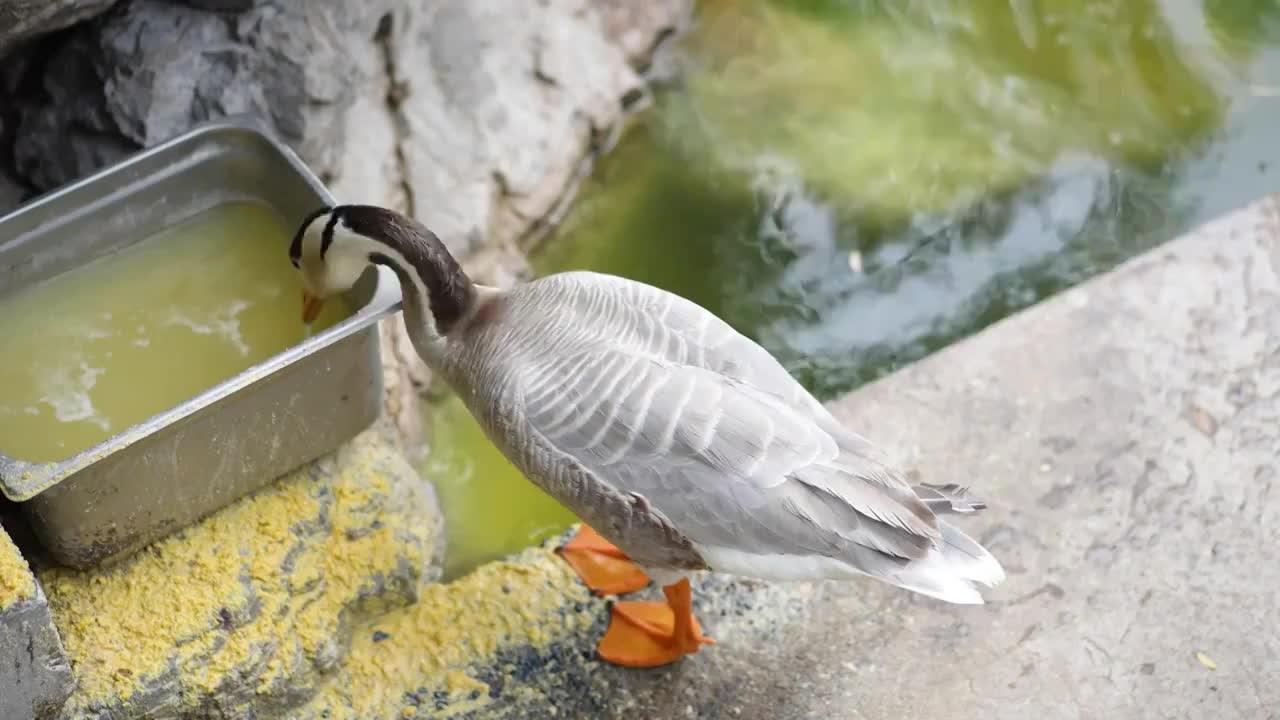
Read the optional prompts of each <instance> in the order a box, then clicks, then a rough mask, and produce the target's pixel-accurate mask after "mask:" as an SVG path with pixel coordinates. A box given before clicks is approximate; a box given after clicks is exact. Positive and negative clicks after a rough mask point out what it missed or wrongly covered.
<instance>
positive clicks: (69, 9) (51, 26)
mask: <svg viewBox="0 0 1280 720" xmlns="http://www.w3.org/2000/svg"><path fill="white" fill-rule="evenodd" d="M114 4H115V0H0V57H3V56H4V55H5V54H7V53H8V52H9V51H10V50H12V49H13V48H14V47H16V46H17V45H18V44H19V43H21V42H22V41H24V40H27V39H30V38H35V37H38V36H40V35H44V34H45V33H50V32H53V31H54V30H61V29H62V28H65V27H70V26H71V25H73V24H75V23H77V22H80V21H81V20H85V19H87V18H91V17H93V16H94V15H97V14H99V13H101V12H103V11H105V10H106V9H107V8H109V7H111V6H112V5H114Z"/></svg>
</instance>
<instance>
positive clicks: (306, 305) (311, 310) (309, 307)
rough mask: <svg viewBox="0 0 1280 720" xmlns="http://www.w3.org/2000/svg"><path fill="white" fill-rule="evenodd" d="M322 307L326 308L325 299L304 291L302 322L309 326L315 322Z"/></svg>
mask: <svg viewBox="0 0 1280 720" xmlns="http://www.w3.org/2000/svg"><path fill="white" fill-rule="evenodd" d="M322 307H324V298H322V297H317V296H315V295H312V294H311V293H309V292H307V291H306V290H303V291H302V322H304V323H306V324H308V325H310V324H311V323H313V322H315V320H316V317H318V316H319V315H320V308H322Z"/></svg>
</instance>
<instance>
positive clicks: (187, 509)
mask: <svg viewBox="0 0 1280 720" xmlns="http://www.w3.org/2000/svg"><path fill="white" fill-rule="evenodd" d="M244 200H249V201H253V202H258V203H262V204H264V205H266V206H268V207H271V208H273V209H274V210H275V211H276V212H278V213H280V215H281V216H282V217H283V218H285V220H286V222H294V221H296V220H300V219H301V218H302V217H303V215H304V214H305V213H306V212H308V211H310V210H312V209H314V208H315V207H318V206H319V205H321V204H332V202H333V201H332V198H331V197H330V195H329V193H328V192H327V191H326V190H325V188H324V186H323V185H322V184H321V183H320V182H319V180H317V179H316V178H315V177H314V176H313V175H312V174H311V172H310V171H308V169H307V168H306V167H305V166H304V165H303V164H302V162H301V161H300V160H299V159H298V158H297V156H296V155H294V153H293V152H292V151H291V150H290V149H289V148H288V147H286V146H284V145H283V144H281V143H279V142H277V141H275V140H273V139H272V138H271V137H270V136H269V135H268V134H267V133H265V132H264V131H263V130H261V129H260V128H259V127H258V126H257V125H256V123H254V122H253V121H252V120H247V119H246V120H242V119H231V120H226V121H220V122H217V123H210V124H207V125H203V126H200V127H198V128H196V129H194V130H191V131H190V132H187V133H185V134H183V135H181V136H180V137H177V138H175V139H173V140H170V141H168V142H166V143H164V144H161V145H158V146H155V147H153V148H150V149H147V150H144V151H142V152H140V153H138V154H137V155H134V156H133V157H130V158H128V159H126V160H124V161H122V162H120V163H117V164H115V165H113V166H111V167H109V168H107V169H105V170H102V171H100V172H98V173H96V174H94V175H92V176H90V177H88V178H86V179H84V180H81V181H78V182H76V183H74V184H72V185H69V186H66V187H64V188H62V189H59V190H57V191H54V192H51V193H49V194H47V195H44V196H42V197H40V198H38V199H36V200H34V201H32V202H31V203H29V204H27V205H25V206H23V207H21V208H19V209H17V210H15V211H14V212H12V213H10V214H9V215H7V216H4V217H0V294H5V293H8V292H12V291H13V290H14V289H16V288H20V287H23V286H28V285H31V284H34V283H38V282H40V281H42V280H45V279H47V278H49V277H52V276H54V275H57V274H59V273H62V272H65V271H67V270H70V269H72V268H74V267H78V266H79V265H82V264H85V263H88V262H90V261H92V260H94V259H96V258H99V257H102V256H103V255H106V254H109V253H113V252H115V251H118V250H120V249H122V248H124V247H127V246H129V245H131V244H133V243H135V242H137V241H139V240H143V239H145V238H147V237H148V236H150V235H152V234H154V233H156V232H157V231H159V230H161V229H163V228H166V227H169V226H172V225H175V224H178V223H181V222H183V221H184V220H187V219H189V218H191V217H192V216H194V215H196V214H198V213H200V212H203V211H205V210H208V209H210V208H213V207H216V206H218V205H221V204H224V203H227V202H232V201H244ZM284 242H287V240H285V241H284ZM285 252H286V245H284V244H281V246H280V255H281V257H282V258H284V257H285ZM122 280H123V281H128V280H127V279H123V278H122ZM346 299H347V302H348V304H349V305H350V307H351V308H352V309H353V310H354V311H355V312H354V314H353V315H352V316H351V317H348V318H347V319H345V320H343V321H342V322H341V323H339V324H337V325H335V326H334V327H331V328H328V329H327V330H325V331H323V332H320V333H317V334H316V335H314V336H312V337H310V338H309V339H307V340H306V341H305V342H303V343H302V344H300V345H296V346H294V347H291V348H289V349H288V350H286V351H284V352H282V353H280V354H278V355H276V356H274V357H271V358H268V359H267V360H265V361H263V362H261V363H258V364H257V365H254V366H253V367H250V368H249V369H247V370H245V371H244V372H242V373H240V374H238V375H236V376H234V377H232V378H230V379H229V380H226V381H224V382H222V383H220V384H218V385H215V386H213V387H211V388H209V389H208V390H206V391H205V392H203V393H201V394H199V395H197V396H195V397H192V398H190V399H188V400H186V401H185V402H183V403H181V404H179V405H177V406H175V407H172V408H169V409H168V410H165V411H164V412H161V413H159V414H157V415H154V416H152V417H151V418H148V419H147V420H144V421H143V422H141V423H138V424H137V425H135V426H133V427H130V428H128V429H126V430H124V431H122V432H120V433H119V434H117V435H114V436H112V437H110V438H108V439H107V440H105V441H103V442H101V443H99V444H98V445H96V446H94V447H92V448H89V449H88V450H85V451H83V452H81V453H78V454H76V455H73V456H71V457H68V458H66V459H64V460H61V461H58V462H50V463H29V462H24V461H22V460H21V459H19V458H10V457H6V456H5V455H3V454H0V491H3V494H4V495H5V496H6V497H7V498H9V499H10V500H13V501H16V502H19V503H21V507H22V508H23V511H24V513H25V515H26V516H27V518H28V519H29V520H30V522H31V524H32V527H33V529H34V530H35V532H36V535H37V536H38V537H39V539H40V541H41V542H42V543H43V544H44V545H45V546H46V547H47V548H48V550H49V551H50V553H51V554H52V555H53V557H54V559H55V560H57V561H58V562H61V563H63V564H66V565H70V566H72V567H76V568H85V567H89V566H92V565H95V564H98V563H101V562H104V561H107V560H115V559H118V558H120V557H122V556H124V555H125V554H128V553H130V552H132V551H134V550H136V549H137V548H139V547H141V546H143V545H145V544H147V543H150V542H152V541H154V540H156V539H159V538H161V537H163V536H165V535H167V534H169V533H170V532H172V531H174V530H177V529H179V528H182V527H184V526H186V525H189V524H190V523H192V522H194V521H196V520H198V519H200V518H201V517H203V516H205V515H208V514H209V513H211V512H213V511H214V510H217V509H218V508H220V507H223V506H225V505H226V504H228V503H230V502H231V501H233V500H235V499H236V498H239V497H241V496H243V495H245V494H247V493H249V492H251V491H253V490H255V489H257V488H260V487H262V486H264V485H266V484H268V483H270V482H271V481H272V480H274V479H275V478H278V477H280V476H281V475H283V474H285V473H287V472H289V471H290V470H293V469H295V468H297V467H299V466H301V465H303V464H305V463H307V462H308V461H311V460H314V459H315V458H318V457H320V456H322V455H324V454H326V453H328V452H330V451H332V450H333V449H335V448H336V447H337V446H338V445H340V444H341V443H343V442H344V441H346V440H348V439H350V438H351V437H352V436H354V435H355V434H357V433H359V432H360V431H361V430H363V429H365V428H367V427H369V426H370V425H371V424H372V423H373V422H374V420H376V419H377V417H378V414H379V412H380V411H381V408H382V364H381V358H380V354H379V353H380V347H379V338H378V323H377V321H378V320H379V319H380V318H382V317H384V316H386V315H389V314H391V313H393V312H395V311H396V310H398V309H399V307H400V286H399V283H398V282H397V281H396V279H395V277H394V275H392V274H391V273H390V272H389V271H387V270H386V269H385V268H380V267H378V268H371V269H370V271H368V272H366V273H365V275H364V276H363V277H362V278H361V280H360V282H359V283H357V284H356V286H355V287H354V288H352V290H351V291H350V293H349V295H348V297H347V298H346ZM299 302H301V300H300V299H299ZM299 307H301V305H299ZM299 312H301V310H299ZM50 320H51V321H56V318H50ZM2 342H3V339H2V338H0V343H2ZM0 372H3V369H2V368H0Z"/></svg>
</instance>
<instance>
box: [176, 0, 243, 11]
mask: <svg viewBox="0 0 1280 720" xmlns="http://www.w3.org/2000/svg"><path fill="white" fill-rule="evenodd" d="M169 2H174V3H180V4H182V5H187V6H189V7H193V8H197V9H200V10H212V11H214V12H231V13H236V12H244V11H245V10H248V9H250V8H252V7H253V4H254V0H169Z"/></svg>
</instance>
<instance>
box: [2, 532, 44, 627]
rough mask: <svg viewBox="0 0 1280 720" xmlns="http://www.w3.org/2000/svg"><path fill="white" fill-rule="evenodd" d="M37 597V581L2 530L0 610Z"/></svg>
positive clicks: (20, 554) (16, 548)
mask: <svg viewBox="0 0 1280 720" xmlns="http://www.w3.org/2000/svg"><path fill="white" fill-rule="evenodd" d="M35 596H36V580H35V577H33V576H32V575H31V569H30V568H29V567H27V561H26V559H25V558H23V557H22V553H20V552H18V547H17V546H16V545H14V544H13V540H12V539H10V538H9V534H8V533H6V532H5V531H4V528H0V610H3V609H5V608H7V607H9V606H10V605H13V604H14V603H18V602H22V601H23V600H30V599H32V598H34V597H35Z"/></svg>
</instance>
